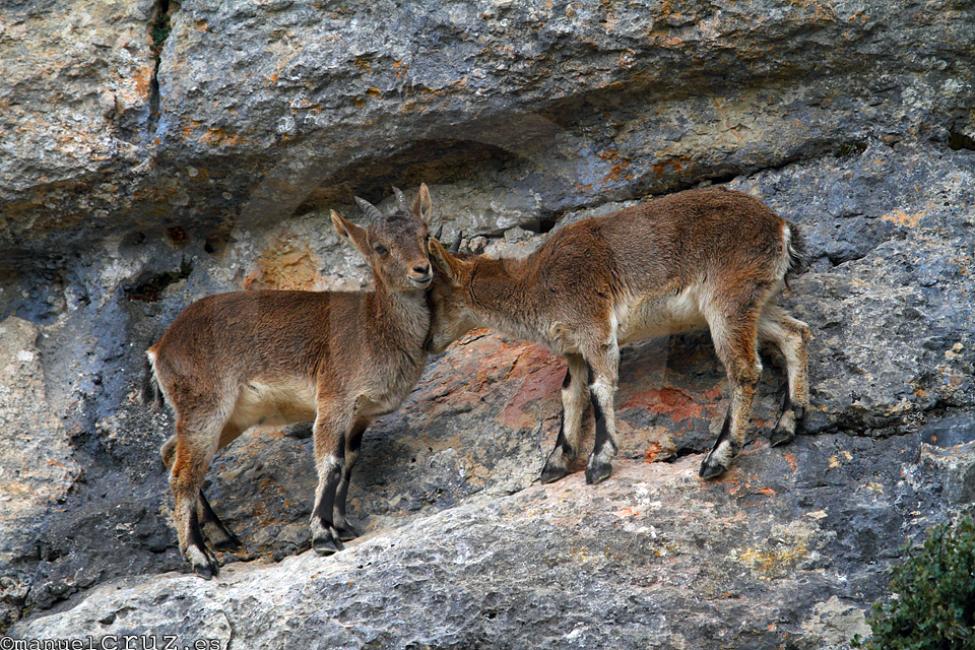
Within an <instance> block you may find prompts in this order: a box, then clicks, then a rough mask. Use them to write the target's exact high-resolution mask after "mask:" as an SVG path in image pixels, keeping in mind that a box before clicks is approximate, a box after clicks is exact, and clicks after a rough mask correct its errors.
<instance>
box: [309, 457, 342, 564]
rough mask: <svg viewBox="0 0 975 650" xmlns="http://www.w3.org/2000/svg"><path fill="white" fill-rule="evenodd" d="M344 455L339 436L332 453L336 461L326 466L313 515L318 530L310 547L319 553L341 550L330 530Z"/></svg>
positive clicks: (329, 553) (328, 553) (327, 553)
mask: <svg viewBox="0 0 975 650" xmlns="http://www.w3.org/2000/svg"><path fill="white" fill-rule="evenodd" d="M344 456H345V440H344V438H340V439H339V445H338V449H336V453H335V455H334V457H335V460H336V462H335V463H334V464H332V465H330V466H329V468H328V473H327V474H326V475H325V486H324V488H323V490H322V498H321V500H320V501H319V502H318V506H317V507H316V508H315V517H317V518H318V523H319V525H320V530H319V531H318V532H317V533H316V534H314V536H313V538H312V547H313V548H314V549H315V552H316V553H318V554H319V555H331V554H332V553H335V552H336V551H341V550H342V542H341V541H340V540H339V539H338V538H337V536H336V535H335V534H334V533H333V532H332V531H333V530H334V521H333V519H332V509H333V508H334V507H335V491H336V489H337V488H338V486H339V481H341V479H342V464H343V463H342V459H343V457H344Z"/></svg>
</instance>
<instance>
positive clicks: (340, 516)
mask: <svg viewBox="0 0 975 650" xmlns="http://www.w3.org/2000/svg"><path fill="white" fill-rule="evenodd" d="M364 431H365V427H362V429H360V430H358V431H353V432H352V433H351V434H349V435H350V437H349V451H350V452H352V454H353V458H354V457H355V456H356V455H358V453H359V448H360V447H362V434H363V432H364ZM352 466H353V463H352V462H351V459H346V461H345V463H344V467H343V468H342V480H341V481H339V486H338V488H337V489H336V491H335V513H336V515H337V516H336V519H337V520H338V521H340V522H342V523H341V525H339V526H336V528H335V530H336V532H337V533H338V534H339V540H341V541H343V542H348V541H350V540H353V539H355V538H356V537H358V536H359V535H361V534H362V533H360V532H359V531H358V530H357V529H356V528H355V527H354V526H353V525H352V524H350V523H349V521H348V520H347V519H346V518H345V500H346V497H347V496H348V494H349V482H350V481H351V480H352Z"/></svg>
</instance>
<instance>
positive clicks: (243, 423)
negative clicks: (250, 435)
mask: <svg viewBox="0 0 975 650" xmlns="http://www.w3.org/2000/svg"><path fill="white" fill-rule="evenodd" d="M314 419H315V386H314V384H313V383H312V382H311V381H310V380H307V379H299V378H293V379H279V380H275V381H257V380H253V381H249V382H247V383H246V384H244V386H243V387H242V388H241V389H240V393H239V394H238V396H237V403H236V404H235V405H234V413H233V415H232V416H231V421H232V422H234V423H235V424H237V425H238V426H240V427H241V428H247V427H250V426H254V425H262V424H266V425H283V424H291V423H294V422H311V421H312V420H314Z"/></svg>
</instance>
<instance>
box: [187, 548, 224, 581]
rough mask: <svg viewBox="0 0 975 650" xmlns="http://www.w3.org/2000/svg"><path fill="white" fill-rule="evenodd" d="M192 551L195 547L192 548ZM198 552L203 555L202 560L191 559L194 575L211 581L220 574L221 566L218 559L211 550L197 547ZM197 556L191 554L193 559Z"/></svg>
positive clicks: (197, 557) (198, 558) (197, 558)
mask: <svg viewBox="0 0 975 650" xmlns="http://www.w3.org/2000/svg"><path fill="white" fill-rule="evenodd" d="M190 548H191V549H192V548H194V547H190ZM195 548H196V550H198V551H199V552H200V554H202V556H203V557H202V558H200V557H199V556H196V559H191V560H190V564H191V566H192V567H193V573H195V574H196V575H198V576H200V577H201V578H203V579H204V580H210V579H211V578H213V577H215V576H217V575H218V574H219V573H220V565H218V564H217V558H216V556H214V555H213V553H212V552H211V551H210V549H209V548H207V547H205V546H204V547H203V548H202V549H201V548H200V547H195ZM194 555H195V554H194V553H192V552H191V553H190V557H191V558H192V557H193V556H194Z"/></svg>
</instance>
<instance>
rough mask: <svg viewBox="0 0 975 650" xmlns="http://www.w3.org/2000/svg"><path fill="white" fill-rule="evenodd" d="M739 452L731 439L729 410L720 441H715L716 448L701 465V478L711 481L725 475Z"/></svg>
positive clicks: (725, 417)
mask: <svg viewBox="0 0 975 650" xmlns="http://www.w3.org/2000/svg"><path fill="white" fill-rule="evenodd" d="M739 451H740V449H738V445H737V444H736V443H735V441H734V440H732V438H731V409H730V408H729V409H728V412H727V413H726V414H725V416H724V424H723V425H722V426H721V433H720V434H718V439H717V440H715V441H714V446H713V447H711V451H710V452H708V455H707V456H706V457H705V458H704V462H702V463H701V471H700V476H701V478H703V479H711V478H716V477H718V476H721V475H722V474H724V473H725V472H726V471H728V468H729V467H730V466H731V461H732V460H733V459H734V457H735V456H737V455H738V452H739Z"/></svg>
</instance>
